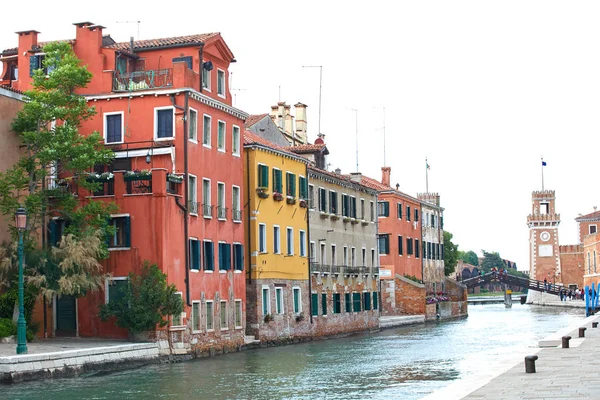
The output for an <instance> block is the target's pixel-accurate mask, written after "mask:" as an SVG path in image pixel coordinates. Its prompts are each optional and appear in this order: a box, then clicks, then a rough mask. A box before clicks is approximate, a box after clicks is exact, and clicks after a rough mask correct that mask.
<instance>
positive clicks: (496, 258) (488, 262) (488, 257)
mask: <svg viewBox="0 0 600 400" xmlns="http://www.w3.org/2000/svg"><path fill="white" fill-rule="evenodd" d="M481 252H482V253H483V262H482V263H481V268H482V269H483V270H484V271H485V272H486V273H487V272H490V271H491V269H492V268H494V267H496V268H497V269H500V268H504V267H505V265H504V261H502V258H500V254H498V253H497V252H492V253H488V252H487V251H485V250H481Z"/></svg>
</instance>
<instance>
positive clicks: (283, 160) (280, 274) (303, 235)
mask: <svg viewBox="0 0 600 400" xmlns="http://www.w3.org/2000/svg"><path fill="white" fill-rule="evenodd" d="M244 157H245V160H244V161H245V168H244V175H245V176H244V181H245V183H246V185H245V189H244V204H246V207H247V208H246V210H247V216H246V221H245V223H246V224H247V226H246V228H247V229H246V244H247V246H248V248H249V256H250V257H249V264H250V265H249V269H248V273H249V274H250V275H249V278H250V279H251V280H263V279H282V280H308V277H309V258H308V257H309V254H308V251H309V250H308V223H307V210H308V203H307V200H306V199H307V197H308V176H307V170H306V165H307V162H308V160H305V159H304V158H301V157H299V156H297V155H295V154H293V153H288V152H286V151H285V150H283V149H280V148H277V147H275V146H274V145H273V146H272V147H270V146H268V145H266V144H264V143H256V142H250V143H249V142H248V141H246V144H245V145H244Z"/></svg>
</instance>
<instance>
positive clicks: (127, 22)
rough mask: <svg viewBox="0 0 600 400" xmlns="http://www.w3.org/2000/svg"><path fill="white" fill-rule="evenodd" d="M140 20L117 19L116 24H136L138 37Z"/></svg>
mask: <svg viewBox="0 0 600 400" xmlns="http://www.w3.org/2000/svg"><path fill="white" fill-rule="evenodd" d="M141 23H142V21H117V24H137V39H138V40H139V39H140V24H141Z"/></svg>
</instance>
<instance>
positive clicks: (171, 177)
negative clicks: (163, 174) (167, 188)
mask: <svg viewBox="0 0 600 400" xmlns="http://www.w3.org/2000/svg"><path fill="white" fill-rule="evenodd" d="M167 182H171V183H183V175H175V174H167Z"/></svg>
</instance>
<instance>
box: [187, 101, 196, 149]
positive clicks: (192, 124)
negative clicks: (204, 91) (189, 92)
mask: <svg viewBox="0 0 600 400" xmlns="http://www.w3.org/2000/svg"><path fill="white" fill-rule="evenodd" d="M188 122H189V125H188V138H189V139H190V140H191V141H193V142H197V141H198V111H196V110H194V109H193V108H190V115H189V117H188Z"/></svg>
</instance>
